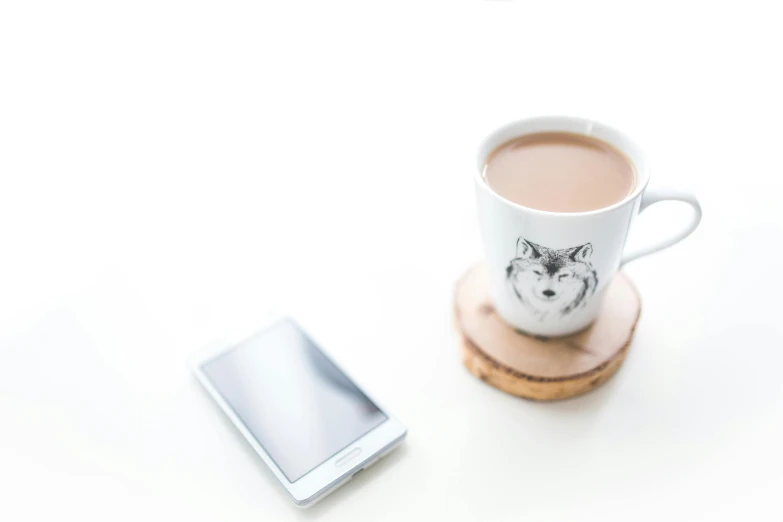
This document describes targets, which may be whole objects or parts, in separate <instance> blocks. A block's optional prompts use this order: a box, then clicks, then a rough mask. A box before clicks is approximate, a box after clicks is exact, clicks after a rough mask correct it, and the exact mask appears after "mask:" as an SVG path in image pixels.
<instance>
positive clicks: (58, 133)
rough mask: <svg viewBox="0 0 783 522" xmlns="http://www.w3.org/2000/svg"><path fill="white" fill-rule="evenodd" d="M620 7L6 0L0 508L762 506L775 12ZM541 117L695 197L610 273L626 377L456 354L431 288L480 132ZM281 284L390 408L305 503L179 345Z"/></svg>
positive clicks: (289, 304) (275, 292) (652, 221)
mask: <svg viewBox="0 0 783 522" xmlns="http://www.w3.org/2000/svg"><path fill="white" fill-rule="evenodd" d="M630 4H631V3H629V2H620V3H617V4H616V5H612V4H608V3H603V2H596V1H593V2H580V3H579V4H574V5H564V4H560V3H556V2H525V3H521V4H511V3H507V2H483V3H482V2H444V3H426V4H425V3H424V2H412V3H407V2H393V3H388V4H387V5H385V6H382V5H380V4H377V3H375V2H359V3H356V4H344V3H341V2H334V1H329V2H316V3H314V4H312V5H307V4H304V3H301V2H267V3H264V2H257V1H249V2H209V3H208V2H184V1H183V2H172V1H161V0H154V1H138V2H126V3H120V2H113V3H107V2H82V1H74V2H35V1H30V2H4V3H3V4H2V5H0V177H1V178H2V183H1V184H0V186H1V187H2V188H0V350H2V358H1V359H0V520H4V521H17V520H63V519H66V520H70V519H72V518H73V517H74V516H76V515H78V517H79V519H80V520H84V521H87V520H101V521H105V520H158V519H161V520H162V519H167V520H188V521H199V520H205V521H206V520H209V521H215V520H274V521H278V520H280V521H284V520H304V521H308V520H318V521H341V522H349V521H354V520H357V521H358V520H373V521H375V520H390V521H396V522H399V521H404V520H420V519H421V520H449V521H456V520H481V521H484V520H487V521H488V520H536V521H540V520H561V521H562V520H579V521H585V520H600V521H602V522H607V521H614V520H617V521H627V520H648V519H649V520H661V519H664V520H672V519H681V520H708V519H709V520H716V519H726V520H781V517H783V515H782V514H781V513H783V508H781V507H780V505H779V502H778V501H777V499H779V495H780V491H781V487H783V479H781V474H780V469H781V467H783V450H781V437H783V385H781V379H783V342H782V341H783V318H782V316H781V312H783V307H782V306H781V299H782V297H781V296H782V295H783V278H782V277H781V275H780V269H781V266H782V265H783V263H781V257H782V256H783V247H782V246H781V245H783V233H782V232H783V226H782V224H781V223H782V221H783V220H782V219H781V190H782V189H783V182H782V181H781V179H783V167H782V166H781V165H783V161H782V160H781V153H780V151H781V138H782V136H781V125H780V121H781V117H782V116H783V104H782V103H781V92H783V82H781V76H780V74H779V73H780V54H779V50H780V49H781V48H783V36H781V33H780V30H779V27H778V23H777V22H778V19H777V18H776V17H775V16H774V14H772V13H771V12H765V11H764V10H763V8H762V6H761V5H755V4H754V3H753V2H742V3H741V4H735V5H733V6H732V7H730V8H728V7H727V8H724V7H721V6H719V5H714V3H711V4H709V9H708V10H705V9H703V8H701V7H698V6H696V5H693V6H692V7H689V6H688V4H687V3H683V2H676V3H671V5H666V4H665V3H663V4H662V3H660V2H658V3H654V4H649V6H646V7H639V8H633V7H632V6H631V5H630ZM546 113H565V114H577V115H586V116H592V117H595V118H597V119H601V120H604V121H607V122H609V123H613V124H614V125H616V126H619V127H620V128H623V129H625V130H627V131H629V132H630V133H632V134H633V135H635V136H636V138H637V139H638V141H640V142H641V143H642V144H643V145H644V146H645V147H646V148H647V149H648V152H649V153H650V155H651V157H652V159H653V162H654V173H653V184H655V185H675V186H678V187H684V188H690V189H693V190H695V191H696V192H697V193H698V194H699V196H700V197H701V201H702V204H703V207H704V215H705V217H704V221H703V224H702V226H701V228H700V229H699V230H698V231H697V232H696V233H695V234H694V235H693V236H692V237H691V238H690V239H688V240H687V241H686V242H683V243H681V244H679V245H677V246H676V247H674V248H672V249H670V250H668V251H666V252H665V253H661V254H658V255H656V256H654V257H649V258H645V259H643V260H640V261H637V262H634V263H632V264H631V265H630V266H629V267H628V273H629V274H630V275H631V277H632V278H633V279H634V280H635V281H636V283H637V285H638V287H639V289H640V291H641V293H642V296H643V301H644V303H643V315H642V319H641V322H640V325H639V328H638V331H637V334H636V338H635V340H634V343H633V345H632V350H631V352H630V355H629V357H628V360H627V362H626V363H625V365H624V367H623V368H622V370H621V371H620V373H619V374H618V375H617V376H616V377H615V378H614V379H612V380H611V381H610V382H609V383H608V384H606V385H605V386H604V387H602V388H601V389H599V390H597V391H595V392H594V393H591V394H589V395H587V396H584V397H581V398H577V399H573V400H568V401H563V402H558V403H552V404H539V403H533V402H527V401H524V400H520V399H516V398H514V397H511V396H508V395H505V394H503V393H501V392H499V391H497V390H495V389H493V388H491V387H489V386H487V385H485V384H484V383H482V382H480V381H479V380H477V379H474V378H473V377H471V376H470V375H469V374H468V372H467V371H466V370H465V369H464V368H463V367H462V366H461V362H460V359H459V355H458V350H457V348H456V346H455V337H454V334H453V332H452V325H451V315H450V314H451V309H450V306H451V292H452V285H453V283H454V281H455V279H456V278H457V277H458V276H459V275H460V273H461V272H462V271H463V270H464V269H465V268H466V267H467V266H468V265H470V264H471V263H473V262H474V261H475V260H477V259H479V258H480V256H481V253H480V248H479V239H478V232H477V226H476V220H475V209H474V206H473V193H472V186H471V174H472V171H473V170H472V169H473V168H474V159H475V158H474V152H475V147H476V144H477V141H478V140H479V139H480V138H481V137H482V135H483V134H484V133H485V132H487V131H489V130H491V129H492V127H493V126H494V125H496V124H499V123H502V122H504V121H506V120H510V119H513V118H517V117H523V116H526V115H531V114H546ZM686 212H687V210H686V209H681V208H679V207H676V206H665V205H660V206H657V207H656V209H655V210H651V211H649V213H647V214H646V215H644V216H643V218H641V219H640V220H639V222H638V226H637V229H636V231H635V232H634V234H633V237H632V238H631V241H633V242H637V244H638V243H639V242H642V241H644V240H645V239H647V237H652V236H654V235H656V234H665V233H666V232H667V230H670V229H671V228H673V227H676V226H677V223H678V221H679V220H680V219H682V218H684V217H685V216H686V215H687V214H685V213H686ZM645 236H646V237H645ZM268 308H283V309H290V310H292V311H293V312H294V313H295V314H296V316H297V317H298V318H299V320H300V321H301V322H302V323H303V324H305V325H306V326H307V327H309V328H310V329H311V330H313V331H314V332H316V333H317V334H319V335H320V336H321V337H322V338H324V339H325V340H327V343H326V344H327V348H328V350H329V351H330V353H331V354H332V355H333V356H334V357H335V358H336V359H337V360H339V361H340V363H341V364H342V365H343V366H345V367H346V368H347V369H348V371H349V372H350V373H353V374H355V375H357V376H359V377H360V378H361V380H363V381H365V382H369V383H371V388H370V391H371V392H373V393H374V394H375V395H377V396H378V397H379V398H381V400H382V401H383V402H384V403H385V404H386V405H387V406H388V408H389V409H390V410H391V411H393V412H394V413H395V414H396V415H397V416H398V417H399V418H400V419H401V420H403V421H404V422H405V423H406V424H407V425H408V427H409V430H410V431H409V438H408V441H407V443H406V445H405V446H404V447H403V448H402V449H401V450H400V451H398V452H396V453H395V454H393V455H392V456H390V457H389V458H388V459H387V460H385V461H383V462H382V463H380V464H379V465H377V466H376V467H375V468H373V469H372V470H370V471H368V472H366V473H363V474H362V475H361V476H360V477H358V478H357V479H356V480H355V481H353V482H352V483H350V484H349V485H348V486H347V487H345V488H343V489H342V490H340V491H338V492H337V493H335V494H334V495H332V496H331V497H329V498H328V499H326V500H325V501H324V502H322V503H321V504H319V505H317V506H315V507H314V508H313V509H311V510H309V511H299V510H297V509H295V508H294V507H293V505H292V504H290V503H289V501H288V500H287V498H286V496H285V494H284V492H283V490H282V489H281V488H280V487H278V486H277V485H276V484H275V482H274V481H273V479H272V478H271V475H270V473H268V472H267V471H266V470H265V468H264V467H263V465H262V463H261V462H260V460H259V459H257V458H255V457H254V455H253V454H252V452H251V450H250V449H249V447H248V446H247V444H245V443H244V441H243V440H242V439H241V437H240V436H239V435H238V434H237V433H236V432H235V431H234V429H233V428H232V427H231V426H230V425H229V423H228V422H227V421H226V420H224V418H223V417H222V416H221V415H220V413H219V410H218V409H217V408H216V407H215V406H214V405H213V404H212V403H211V401H210V399H209V398H208V397H207V395H206V394H205V393H204V392H203V391H202V390H201V389H200V388H199V386H198V385H197V383H196V381H195V380H194V379H193V378H192V377H191V375H190V373H189V370H188V368H187V366H186V359H187V357H188V355H189V354H191V353H192V352H193V351H194V350H196V349H198V348H199V347H201V346H202V345H204V344H205V343H207V342H208V341H210V340H212V339H214V338H215V337H218V336H220V335H221V334H222V333H223V332H225V331H226V330H227V329H229V328H231V327H233V326H235V325H237V324H246V323H248V322H252V321H253V320H254V318H256V317H258V316H259V314H260V313H261V311H263V310H265V309H268Z"/></svg>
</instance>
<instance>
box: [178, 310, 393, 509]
mask: <svg viewBox="0 0 783 522" xmlns="http://www.w3.org/2000/svg"><path fill="white" fill-rule="evenodd" d="M193 366H194V372H195V374H196V377H197V378H198V380H199V381H200V382H201V384H202V385H203V386H204V387H205V388H206V389H207V391H208V392H209V394H210V395H211V396H212V398H213V399H214V400H215V402H217V404H218V406H220V408H221V409H222V410H223V412H224V413H225V414H226V416H228V418H229V419H230V420H231V422H232V423H233V424H234V426H236V428H237V429H238V430H239V432H240V433H241V434H242V435H243V436H244V437H245V439H247V441H248V442H249V443H250V445H251V446H252V447H253V449H254V450H255V451H256V453H258V455H259V456H260V457H261V459H262V460H263V461H264V462H265V463H266V465H267V466H268V467H269V469H271V470H272V473H274V475H275V477H277V480H278V481H279V482H280V484H282V485H283V487H284V488H285V490H286V491H287V492H288V495H289V496H290V497H291V499H292V500H293V501H294V503H295V504H296V505H297V506H300V507H308V506H310V505H312V504H313V503H315V502H316V501H318V500H320V499H322V498H323V497H324V496H326V495H328V494H329V493H331V492H332V491H334V490H335V489H337V488H338V487H340V486H341V485H343V484H345V483H346V482H347V481H349V480H350V479H351V478H352V477H353V476H354V475H356V474H357V473H358V472H359V471H362V470H363V469H365V468H367V467H369V466H371V465H372V464H374V463H375V462H377V461H378V460H379V459H380V458H382V457H383V456H384V455H386V454H387V453H389V452H390V451H391V450H392V449H394V448H395V447H396V446H398V445H399V444H400V443H401V442H402V441H403V439H404V438H405V435H406V432H407V431H406V429H405V427H404V426H403V425H402V424H400V422H399V421H397V420H396V419H395V418H394V417H392V416H391V415H390V414H389V413H388V412H387V411H386V410H384V409H382V408H381V407H380V406H379V405H378V403H377V402H376V401H375V400H373V399H371V398H370V397H369V395H367V393H366V392H364V391H363V390H361V389H360V388H359V387H358V386H357V385H356V384H355V383H354V382H353V381H352V380H351V379H350V378H349V377H348V376H347V375H346V374H345V372H343V371H342V370H341V369H340V368H339V367H338V366H337V365H336V364H335V363H334V362H332V360H331V359H330V358H329V357H327V356H326V354H325V353H324V352H323V351H322V350H321V348H320V347H319V346H318V344H317V343H316V342H315V341H314V340H313V339H312V338H311V337H310V336H309V335H307V333H305V331H304V330H303V329H302V328H301V327H300V326H299V325H298V324H297V323H296V321H294V320H293V319H291V318H290V317H287V316H281V317H277V318H273V319H271V320H270V321H269V322H268V323H267V324H265V325H264V326H263V327H262V328H261V329H260V330H258V331H257V332H256V333H255V334H253V335H251V336H249V337H247V338H245V339H244V340H241V341H239V342H236V343H231V344H229V345H225V344H224V345H221V346H219V347H216V348H215V349H210V350H207V353H202V354H200V355H199V356H198V357H197V358H196V360H195V361H194V363H193Z"/></svg>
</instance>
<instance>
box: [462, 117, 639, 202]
mask: <svg viewBox="0 0 783 522" xmlns="http://www.w3.org/2000/svg"><path fill="white" fill-rule="evenodd" d="M583 128H584V129H585V130H582V129H583ZM596 131H597V133H598V134H601V136H596V135H595V134H594V133H595V132H596ZM540 132H568V133H571V134H580V135H582V136H589V137H592V138H595V139H597V140H600V141H604V142H606V143H608V144H610V145H612V146H613V147H615V148H616V149H618V150H619V151H620V152H621V153H623V155H624V156H625V157H626V158H627V159H628V160H629V161H630V162H631V164H632V166H633V167H634V170H635V171H636V177H637V180H636V186H635V187H634V189H633V190H632V191H631V193H630V194H628V195H627V196H625V197H624V198H623V199H621V200H620V201H617V202H615V203H612V204H611V205H609V206H607V207H602V208H597V209H594V210H586V211H582V212H556V211H552V210H540V209H536V208H531V207H526V206H524V205H520V204H519V203H515V202H513V201H511V200H509V199H506V198H504V197H503V196H501V195H500V194H498V193H497V192H495V191H494V190H492V187H490V186H489V183H487V181H486V180H485V179H484V167H485V165H486V160H487V157H489V155H490V154H491V153H492V152H494V151H495V150H496V149H497V148H498V147H500V146H501V145H503V144H504V143H507V142H508V141H510V140H513V139H516V138H519V137H520V136H526V135H529V134H536V133H540ZM474 179H475V181H476V184H477V186H481V187H482V188H483V189H484V190H486V191H488V192H489V193H490V194H492V195H493V196H494V197H495V198H497V199H498V200H499V201H501V202H502V203H505V204H507V205H509V206H511V207H513V208H516V209H519V210H524V211H526V212H531V213H533V214H539V215H542V216H563V217H584V216H590V215H596V214H601V213H604V212H611V211H613V210H615V209H618V208H621V207H624V206H625V205H628V204H629V203H632V202H634V201H636V199H637V198H638V197H639V196H640V195H641V194H642V193H643V192H644V189H645V188H647V184H648V183H649V182H650V168H649V164H648V163H647V159H646V157H645V155H644V153H643V152H642V149H641V148H640V147H639V146H638V145H637V144H636V142H635V141H634V140H633V139H631V137H630V136H628V134H626V133H625V132H622V131H620V130H618V129H616V128H615V127H612V126H610V125H607V124H605V123H602V122H599V121H597V120H594V119H592V118H580V117H574V116H535V117H532V118H522V119H518V120H514V121H511V122H509V123H506V124H505V125H502V126H500V127H498V128H496V129H495V130H494V131H493V132H492V133H490V134H489V135H488V136H486V137H485V138H484V139H483V140H482V141H481V144H480V146H479V151H478V168H477V171H476V174H475V178H474Z"/></svg>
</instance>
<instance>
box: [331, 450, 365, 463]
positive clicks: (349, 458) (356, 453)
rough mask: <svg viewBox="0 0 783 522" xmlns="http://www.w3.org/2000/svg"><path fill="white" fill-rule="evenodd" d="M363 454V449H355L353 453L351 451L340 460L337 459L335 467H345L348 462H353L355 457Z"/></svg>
mask: <svg viewBox="0 0 783 522" xmlns="http://www.w3.org/2000/svg"><path fill="white" fill-rule="evenodd" d="M361 452H362V448H354V449H352V450H351V451H349V452H348V453H346V454H345V455H343V456H342V457H340V458H339V459H337V460H336V461H335V462H334V464H335V466H338V467H339V466H342V465H344V464H345V463H346V462H348V461H350V460H353V459H354V458H355V457H357V456H358V455H359V453H361Z"/></svg>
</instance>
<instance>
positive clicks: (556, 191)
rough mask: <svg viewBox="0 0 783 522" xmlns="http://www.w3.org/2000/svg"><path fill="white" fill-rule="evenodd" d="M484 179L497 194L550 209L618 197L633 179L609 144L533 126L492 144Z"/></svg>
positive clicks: (577, 208) (591, 206) (592, 205)
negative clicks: (534, 130)
mask: <svg viewBox="0 0 783 522" xmlns="http://www.w3.org/2000/svg"><path fill="white" fill-rule="evenodd" d="M484 180H485V181H486V182H487V184H488V185H489V186H490V188H491V189H492V190H494V191H495V192H497V193H498V194H499V195H500V196H502V197H503V198H505V199H507V200H509V201H513V202H514V203H517V204H519V205H522V206H525V207H528V208H533V209H537V210H548V211H550V212H585V211H588V210H597V209H599V208H604V207H608V206H609V205H612V204H614V203H617V202H618V201H621V200H622V199H624V198H625V197H626V196H627V195H628V194H630V193H631V192H632V191H633V189H634V187H635V185H636V172H635V169H634V166H633V164H632V163H631V160H629V159H628V158H627V157H626V156H625V155H624V154H623V153H622V152H620V151H619V150H618V149H616V148H615V147H613V146H612V145H610V144H608V143H606V142H604V141H601V140H598V139H595V138H593V137H590V136H584V135H580V134H572V133H568V132H539V133H533V134H526V135H523V136H519V137H517V138H514V139H512V140H511V141H508V142H506V143H504V144H502V145H500V146H499V147H498V148H497V149H495V150H494V151H493V152H492V153H491V154H490V155H489V157H488V158H487V163H486V165H485V166H484Z"/></svg>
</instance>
